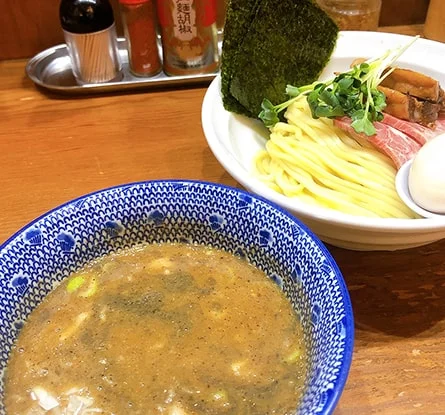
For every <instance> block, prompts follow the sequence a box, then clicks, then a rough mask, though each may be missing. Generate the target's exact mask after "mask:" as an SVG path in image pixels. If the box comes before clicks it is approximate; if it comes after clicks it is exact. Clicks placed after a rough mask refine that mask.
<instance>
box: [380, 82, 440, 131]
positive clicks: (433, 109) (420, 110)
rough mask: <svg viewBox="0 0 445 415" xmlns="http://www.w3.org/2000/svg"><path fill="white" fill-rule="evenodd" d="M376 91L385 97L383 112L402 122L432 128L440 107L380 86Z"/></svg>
mask: <svg viewBox="0 0 445 415" xmlns="http://www.w3.org/2000/svg"><path fill="white" fill-rule="evenodd" d="M378 89H379V90H380V91H381V92H383V93H384V94H385V96H386V108H385V112H386V113H388V114H390V115H393V116H394V117H397V118H401V119H402V120H407V121H412V122H417V123H419V124H422V125H425V126H427V127H432V126H434V123H435V122H436V120H437V117H438V114H439V111H440V109H441V105H440V104H438V103H435V102H430V101H421V100H419V99H417V98H415V97H413V96H411V95H407V94H404V93H402V92H400V91H396V90H395V89H391V88H388V87H384V86H382V85H380V86H379V87H378Z"/></svg>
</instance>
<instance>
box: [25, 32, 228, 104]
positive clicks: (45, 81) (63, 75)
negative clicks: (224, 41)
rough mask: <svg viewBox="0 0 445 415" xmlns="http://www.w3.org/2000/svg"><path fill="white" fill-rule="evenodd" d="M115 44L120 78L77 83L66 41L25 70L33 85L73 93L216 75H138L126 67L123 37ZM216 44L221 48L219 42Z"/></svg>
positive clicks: (167, 84) (204, 80)
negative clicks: (120, 63) (94, 82)
mask: <svg viewBox="0 0 445 415" xmlns="http://www.w3.org/2000/svg"><path fill="white" fill-rule="evenodd" d="M117 44H118V48H119V55H120V57H121V61H122V78H121V79H119V80H116V81H112V82H105V83H100V84H85V85H79V84H77V83H76V80H75V78H74V75H73V72H72V69H71V59H70V57H69V55H68V49H67V47H66V45H65V44H62V45H57V46H54V47H52V48H49V49H46V50H44V51H42V52H40V53H38V54H37V55H36V56H34V57H33V58H31V59H30V60H29V62H28V64H27V65H26V73H27V75H28V76H29V77H30V78H31V80H32V81H33V82H34V83H35V84H36V85H38V86H40V87H42V88H45V89H48V90H51V91H53V92H57V93H63V94H73V95H78V94H94V93H104V92H113V91H125V90H132V89H133V90H135V89H149V88H159V87H174V86H182V85H198V84H203V83H206V84H208V83H210V82H211V81H212V80H213V78H215V76H216V73H212V74H199V75H187V76H183V75H181V76H168V75H166V74H165V73H164V72H161V73H159V74H158V75H156V76H153V77H150V78H148V77H145V78H144V77H138V76H135V75H133V74H132V73H131V72H130V70H129V66H128V53H127V44H126V40H125V38H118V41H117ZM219 46H220V47H221V45H219Z"/></svg>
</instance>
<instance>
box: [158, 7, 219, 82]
mask: <svg viewBox="0 0 445 415" xmlns="http://www.w3.org/2000/svg"><path fill="white" fill-rule="evenodd" d="M157 6H158V16H159V23H160V26H161V37H162V54H163V67H164V72H165V73H167V74H168V75H191V74H200V73H213V72H216V71H217V70H218V67H219V51H218V34H217V27H216V0H157Z"/></svg>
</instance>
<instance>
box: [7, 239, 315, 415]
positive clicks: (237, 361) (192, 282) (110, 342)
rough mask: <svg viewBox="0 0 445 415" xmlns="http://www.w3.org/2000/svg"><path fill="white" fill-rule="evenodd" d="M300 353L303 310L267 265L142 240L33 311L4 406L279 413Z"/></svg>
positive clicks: (290, 407)
mask: <svg viewBox="0 0 445 415" xmlns="http://www.w3.org/2000/svg"><path fill="white" fill-rule="evenodd" d="M306 360H307V359H306V350H305V347H304V344H303V336H302V329H301V326H300V323H299V321H298V318H297V316H296V315H295V313H294V311H293V310H292V308H291V306H290V303H289V302H288V300H287V299H286V298H285V297H284V294H283V293H282V292H281V291H280V290H279V288H278V287H277V286H276V285H275V284H274V283H273V282H272V281H271V280H269V279H268V278H267V277H266V276H265V274H264V273H262V272H261V271H259V270H258V269H256V268H255V267H253V266H251V265H249V264H248V263H247V262H245V261H243V260H241V259H238V258H236V257H234V256H233V255H231V254H228V253H225V252H222V251H218V250H215V249H211V248H207V247H201V246H192V245H181V244H161V245H145V246H139V247H136V248H132V249H130V250H126V251H123V252H121V253H119V254H114V255H109V256H106V257H104V258H102V259H100V260H98V261H96V262H94V263H92V264H89V265H88V266H87V267H85V268H84V269H83V270H81V271H79V272H77V273H76V274H74V275H72V276H70V277H69V278H67V279H66V280H65V281H64V282H63V283H62V284H61V285H59V286H58V287H57V288H56V289H55V290H54V291H53V292H52V293H51V294H50V295H49V296H48V297H47V299H46V300H45V301H44V302H43V303H42V304H41V305H40V306H39V307H37V308H36V310H34V312H33V313H32V314H31V316H30V317H29V319H28V321H27V323H26V324H25V326H24V328H23V329H22V332H21V333H20V336H19V339H18V342H17V344H16V345H15V347H14V349H13V352H12V354H11V358H10V362H9V365H8V370H7V374H6V388H5V403H6V409H7V414H8V415H13V414H20V415H26V414H46V413H48V414H71V413H73V414H78V413H79V414H82V413H96V411H95V412H90V411H89V410H91V409H99V410H100V412H99V411H98V412H99V413H104V414H128V413H131V414H143V415H151V414H172V415H182V414H258V415H265V414H279V415H284V414H290V413H294V411H295V408H296V407H297V405H298V401H299V398H300V395H301V393H302V389H303V383H304V378H305V374H306ZM55 405H57V406H55ZM50 407H54V408H53V409H51V408H50ZM48 408H49V410H48ZM67 408H68V409H67ZM70 408H71V409H73V408H74V409H73V412H70V411H69V409H70ZM77 408H81V409H82V408H83V409H82V410H79V412H74V411H75V410H76V409H77ZM83 410H85V412H83Z"/></svg>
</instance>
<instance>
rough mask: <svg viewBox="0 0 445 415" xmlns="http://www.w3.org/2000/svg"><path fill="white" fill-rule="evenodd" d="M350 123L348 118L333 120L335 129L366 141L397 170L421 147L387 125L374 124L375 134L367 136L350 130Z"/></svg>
mask: <svg viewBox="0 0 445 415" xmlns="http://www.w3.org/2000/svg"><path fill="white" fill-rule="evenodd" d="M351 122H352V120H351V119H350V118H349V117H340V118H336V119H335V120H334V124H335V125H336V126H337V127H339V128H340V129H342V130H343V131H346V132H347V133H349V134H350V135H351V136H352V137H358V138H359V139H361V140H363V139H365V140H367V141H368V142H369V143H371V144H372V145H373V146H374V147H375V148H376V149H378V150H379V151H381V152H382V153H384V154H386V155H387V156H388V157H390V158H391V160H392V161H393V162H394V164H395V165H396V167H397V169H399V168H400V167H401V166H402V165H403V164H404V163H405V162H406V161H408V160H411V159H412V158H413V157H414V155H415V154H417V152H418V151H419V150H420V147H421V145H420V144H419V143H418V142H416V141H414V140H413V139H411V137H409V136H408V135H406V134H404V133H402V132H401V131H399V130H396V129H395V128H393V127H391V126H389V125H386V124H383V123H381V122H374V127H375V129H376V134H374V135H372V136H367V135H365V134H362V133H360V134H359V133H357V132H356V131H355V130H354V129H353V128H352V126H351Z"/></svg>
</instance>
